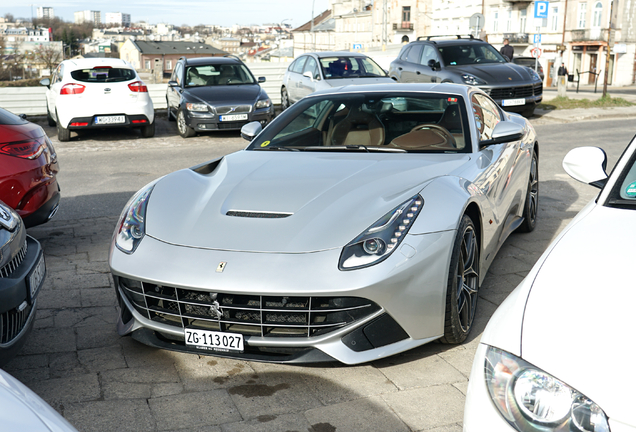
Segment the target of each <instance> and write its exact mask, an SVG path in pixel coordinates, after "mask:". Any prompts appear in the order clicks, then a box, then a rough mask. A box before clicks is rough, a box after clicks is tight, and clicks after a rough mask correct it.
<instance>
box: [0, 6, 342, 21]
mask: <svg viewBox="0 0 636 432" xmlns="http://www.w3.org/2000/svg"><path fill="white" fill-rule="evenodd" d="M329 5H330V1H329V0H128V1H123V0H109V1H100V0H97V1H95V0H93V1H91V2H87V1H86V0H49V1H46V2H45V3H30V2H29V0H17V1H16V0H0V16H4V15H5V14H6V13H10V14H13V16H14V17H16V18H27V19H30V18H31V15H33V17H34V18H37V14H36V10H37V8H38V7H39V6H46V7H52V8H53V11H54V13H55V16H56V17H59V18H62V19H63V20H65V21H70V22H73V20H74V18H73V12H76V11H81V10H87V9H90V10H97V11H100V12H101V13H102V20H103V19H104V15H105V14H106V12H121V13H129V14H130V18H131V20H132V21H133V22H136V21H146V22H148V23H151V24H158V23H168V24H174V25H176V26H180V25H182V24H187V25H190V26H195V25H198V24H212V25H219V26H232V25H234V24H240V25H250V24H265V23H281V22H283V21H284V22H285V24H291V25H292V26H293V27H298V26H300V25H302V24H304V23H306V22H308V21H310V20H311V11H312V7H313V8H314V15H318V14H320V13H321V12H323V11H325V10H327V9H329ZM31 10H33V12H31Z"/></svg>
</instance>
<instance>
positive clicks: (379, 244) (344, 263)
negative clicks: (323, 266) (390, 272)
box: [338, 195, 424, 270]
mask: <svg viewBox="0 0 636 432" xmlns="http://www.w3.org/2000/svg"><path fill="white" fill-rule="evenodd" d="M423 204H424V200H423V199H422V197H421V196H419V195H415V196H414V197H413V198H411V199H409V200H408V201H406V202H404V203H402V204H400V205H399V206H397V207H396V208H394V209H393V210H391V211H390V212H388V213H387V214H385V215H384V216H383V217H382V218H380V219H379V220H378V221H377V222H376V223H374V224H373V225H371V226H370V227H369V228H368V229H367V230H366V231H364V232H363V233H362V234H360V235H359V236H358V237H356V238H355V239H353V241H351V243H349V244H348V245H346V246H345V247H344V249H343V250H342V254H341V255H340V263H339V265H338V268H339V269H340V270H354V269H358V268H362V267H368V266H372V265H374V264H377V263H379V262H382V261H383V260H385V259H386V258H387V257H388V256H389V255H391V253H392V252H393V251H394V250H395V248H397V246H398V245H399V244H400V243H401V242H402V240H403V239H404V237H405V236H406V233H407V232H408V230H409V228H410V227H411V225H413V221H414V220H415V218H416V217H417V215H418V214H419V213H420V210H421V209H422V205H423Z"/></svg>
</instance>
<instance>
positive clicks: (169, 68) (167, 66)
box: [166, 60, 172, 70]
mask: <svg viewBox="0 0 636 432" xmlns="http://www.w3.org/2000/svg"><path fill="white" fill-rule="evenodd" d="M166 70H172V60H166Z"/></svg>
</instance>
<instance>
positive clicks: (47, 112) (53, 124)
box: [46, 103, 57, 127]
mask: <svg viewBox="0 0 636 432" xmlns="http://www.w3.org/2000/svg"><path fill="white" fill-rule="evenodd" d="M46 121H47V122H48V124H49V126H51V127H55V126H56V125H57V123H56V122H55V120H53V117H52V116H51V112H50V111H49V107H48V103H47V107H46Z"/></svg>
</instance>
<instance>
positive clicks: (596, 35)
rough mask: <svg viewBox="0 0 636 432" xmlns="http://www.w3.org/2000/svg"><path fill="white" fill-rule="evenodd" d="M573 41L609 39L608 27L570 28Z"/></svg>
mask: <svg viewBox="0 0 636 432" xmlns="http://www.w3.org/2000/svg"><path fill="white" fill-rule="evenodd" d="M570 34H571V35H572V42H586V41H607V35H608V33H607V29H601V28H593V29H581V30H570Z"/></svg>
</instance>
